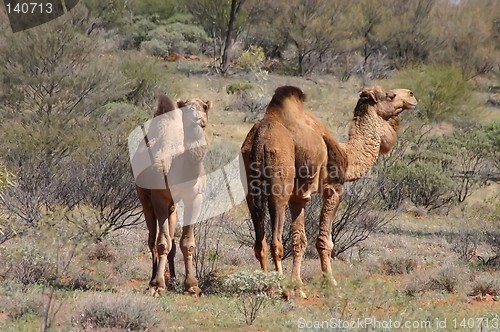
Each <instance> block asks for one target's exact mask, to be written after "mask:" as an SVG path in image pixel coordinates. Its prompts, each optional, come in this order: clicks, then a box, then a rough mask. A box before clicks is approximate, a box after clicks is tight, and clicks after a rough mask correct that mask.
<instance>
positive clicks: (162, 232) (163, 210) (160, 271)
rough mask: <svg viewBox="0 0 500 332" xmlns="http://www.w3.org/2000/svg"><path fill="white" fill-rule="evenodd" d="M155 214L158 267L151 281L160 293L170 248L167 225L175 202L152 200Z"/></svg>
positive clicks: (163, 284)
mask: <svg viewBox="0 0 500 332" xmlns="http://www.w3.org/2000/svg"><path fill="white" fill-rule="evenodd" d="M154 207H155V214H156V216H157V218H158V235H157V239H156V250H157V252H158V268H157V270H156V274H155V276H154V278H153V280H152V282H151V284H152V286H154V287H156V291H157V292H158V293H161V292H163V291H164V290H165V288H166V283H165V269H166V265H167V255H168V254H169V252H170V249H171V248H172V237H173V234H172V236H171V234H170V229H169V225H168V218H169V217H170V214H171V213H172V212H174V211H175V204H174V202H173V201H171V202H165V201H163V202H154Z"/></svg>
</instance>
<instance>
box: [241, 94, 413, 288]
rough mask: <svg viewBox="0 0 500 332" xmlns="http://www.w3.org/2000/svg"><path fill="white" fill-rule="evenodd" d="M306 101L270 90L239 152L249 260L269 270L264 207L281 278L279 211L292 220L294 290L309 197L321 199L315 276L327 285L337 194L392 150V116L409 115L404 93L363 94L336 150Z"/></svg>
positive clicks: (301, 96)
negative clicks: (250, 236)
mask: <svg viewBox="0 0 500 332" xmlns="http://www.w3.org/2000/svg"><path fill="white" fill-rule="evenodd" d="M304 101H305V95H304V93H303V92H302V91H301V90H300V89H299V88H297V87H293V86H283V87H280V88H278V89H276V91H275V94H274V96H273V98H272V100H271V102H270V103H269V106H268V107H267V110H266V113H265V115H264V118H263V119H262V120H261V121H259V122H257V123H256V124H255V125H254V126H253V128H252V129H251V130H250V132H249V133H248V135H247V137H246V139H245V141H244V143H243V145H242V147H241V152H242V154H243V162H244V165H245V171H246V177H247V178H246V181H247V184H248V194H247V204H248V208H249V210H250V215H251V218H252V221H253V224H254V228H255V235H256V236H255V246H254V251H255V256H256V258H257V259H258V260H259V262H260V265H261V267H262V269H263V270H265V271H266V270H267V252H268V249H267V244H266V238H265V234H264V215H265V206H266V205H267V208H268V210H269V214H270V217H271V226H272V243H271V254H272V258H273V261H274V265H275V268H276V270H277V271H278V272H280V273H282V271H283V269H282V265H281V260H282V257H283V244H282V234H283V225H284V223H285V209H286V207H287V206H288V207H289V209H290V213H291V217H292V246H293V267H292V279H294V280H295V281H296V282H297V284H298V285H299V287H298V288H299V289H298V291H299V293H300V294H301V295H302V296H305V295H304V293H303V292H302V291H301V290H300V285H302V280H301V277H300V266H301V261H302V257H303V254H304V251H305V249H306V247H307V238H306V235H305V230H304V207H305V204H306V202H307V201H309V200H310V198H311V194H313V193H315V192H318V193H320V194H321V195H322V198H323V206H322V209H321V216H320V222H319V234H318V237H317V240H316V249H317V250H318V253H319V258H320V262H321V269H322V271H323V274H324V276H325V277H326V278H327V279H328V280H329V281H330V283H331V284H332V285H336V281H335V279H334V278H333V275H332V270H331V263H330V258H331V252H332V249H333V242H332V236H331V231H332V222H333V219H334V217H335V214H336V211H337V208H338V206H339V204H340V201H341V197H342V186H343V184H344V182H346V181H354V180H356V179H359V178H360V177H362V176H363V175H365V174H366V173H367V172H368V171H369V170H370V168H371V167H372V166H373V165H374V164H375V162H376V160H377V158H378V156H379V154H380V153H387V152H389V151H390V149H391V148H392V147H393V146H394V144H395V143H396V139H397V137H396V132H397V130H398V129H399V119H398V114H399V113H401V112H402V111H403V110H405V109H412V108H414V107H415V105H416V103H417V101H416V99H415V98H414V96H413V93H412V92H411V91H410V90H406V89H398V90H390V91H387V92H384V91H383V90H382V89H381V88H379V87H373V88H369V89H365V90H363V91H362V92H361V94H360V98H359V101H358V103H357V105H356V108H355V109H354V118H353V120H352V124H351V127H350V131H349V140H348V141H347V142H346V143H338V142H337V141H336V140H335V139H334V138H333V136H332V135H331V134H330V132H329V131H328V129H327V128H326V127H325V126H324V125H323V124H321V123H320V122H319V120H318V119H317V118H315V117H314V116H313V115H312V114H310V113H308V112H305V111H304V108H303V103H304Z"/></svg>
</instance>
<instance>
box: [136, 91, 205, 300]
mask: <svg viewBox="0 0 500 332" xmlns="http://www.w3.org/2000/svg"><path fill="white" fill-rule="evenodd" d="M176 106H177V108H183V109H184V108H185V107H192V109H193V107H194V109H193V110H194V112H189V111H188V112H186V111H181V110H179V109H176V107H175V106H174V104H173V103H172V102H171V101H170V99H168V97H166V96H164V95H160V97H159V99H158V108H157V111H156V112H155V114H154V116H155V118H156V117H159V116H162V117H160V118H158V119H159V121H158V122H157V123H156V124H154V125H153V124H151V126H150V127H149V130H148V133H147V135H146V136H145V140H146V145H143V147H144V149H146V150H147V151H146V152H145V153H144V151H142V152H143V153H140V151H139V153H137V156H138V158H142V159H148V158H147V155H148V154H149V157H150V160H152V167H150V168H147V169H146V170H145V171H144V172H142V173H141V174H138V175H136V174H134V176H135V177H136V190H137V195H138V197H139V200H140V202H141V205H142V207H143V210H144V217H145V219H146V224H147V227H148V231H149V237H148V246H149V249H150V251H151V254H152V263H153V264H152V275H151V280H150V281H149V288H148V289H149V290H150V292H151V294H159V293H161V292H162V291H164V290H165V288H166V283H165V269H166V263H167V261H168V264H169V273H170V276H171V277H173V278H175V268H174V257H175V252H176V247H175V242H174V231H175V225H176V223H177V214H176V208H175V203H176V201H178V200H179V199H182V201H183V203H184V218H183V219H184V225H183V228H182V235H181V239H180V248H181V251H182V254H183V256H184V264H185V269H186V278H185V281H184V288H185V293H190V294H195V295H198V294H199V293H200V289H199V287H198V280H197V279H196V276H195V271H194V267H193V253H194V248H195V238H194V223H195V222H196V219H197V218H198V216H199V212H200V206H201V199H202V193H203V190H204V187H205V182H204V181H205V171H204V168H203V163H202V160H203V158H204V156H205V154H206V152H207V150H208V146H207V145H203V144H202V145H200V144H196V142H193V139H188V140H187V139H186V137H189V135H191V137H199V136H200V135H202V136H203V138H204V130H203V129H204V128H205V126H206V124H207V122H208V110H209V109H210V108H211V106H212V104H211V102H210V101H206V102H205V101H202V100H200V99H191V100H188V101H184V102H181V101H178V102H177V105H176ZM186 114H187V115H186ZM193 114H194V116H193ZM176 119H177V120H176ZM174 120H175V121H178V122H179V124H180V125H177V124H174V125H172V123H170V122H171V121H174ZM177 127H178V128H177ZM193 133H194V135H192V134H193ZM205 142H206V141H205ZM145 156H146V157H145ZM138 162H140V161H138ZM132 163H133V164H134V160H133V161H132ZM136 164H137V162H136ZM148 172H149V173H148ZM172 174H173V175H172ZM152 182H153V183H152ZM156 185H158V187H156Z"/></svg>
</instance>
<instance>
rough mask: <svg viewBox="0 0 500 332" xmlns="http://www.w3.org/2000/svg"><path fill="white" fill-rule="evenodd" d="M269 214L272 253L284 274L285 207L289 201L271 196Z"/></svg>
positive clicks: (277, 269) (275, 265)
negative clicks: (282, 262)
mask: <svg viewBox="0 0 500 332" xmlns="http://www.w3.org/2000/svg"><path fill="white" fill-rule="evenodd" d="M268 204H269V215H270V217H271V229H272V242H271V255H272V257H273V261H274V267H275V268H276V271H278V272H279V273H280V274H283V266H282V264H281V261H282V259H283V227H284V226H285V218H286V214H285V209H286V206H287V203H286V201H285V200H283V199H280V198H278V197H273V196H271V197H269V202H268Z"/></svg>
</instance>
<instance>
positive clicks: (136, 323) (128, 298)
mask: <svg viewBox="0 0 500 332" xmlns="http://www.w3.org/2000/svg"><path fill="white" fill-rule="evenodd" d="M160 310H161V307H160V305H159V304H158V303H157V302H154V301H153V299H151V298H146V297H144V296H138V295H133V296H132V295H118V294H101V295H98V296H93V297H88V298H86V299H84V300H82V301H80V303H79V304H78V307H77V309H76V311H75V313H74V315H73V318H72V323H73V326H75V327H77V328H82V329H86V330H96V329H123V330H127V331H146V330H149V329H151V328H153V327H155V326H156V325H158V324H159V323H160V317H159V312H160Z"/></svg>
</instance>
